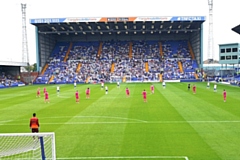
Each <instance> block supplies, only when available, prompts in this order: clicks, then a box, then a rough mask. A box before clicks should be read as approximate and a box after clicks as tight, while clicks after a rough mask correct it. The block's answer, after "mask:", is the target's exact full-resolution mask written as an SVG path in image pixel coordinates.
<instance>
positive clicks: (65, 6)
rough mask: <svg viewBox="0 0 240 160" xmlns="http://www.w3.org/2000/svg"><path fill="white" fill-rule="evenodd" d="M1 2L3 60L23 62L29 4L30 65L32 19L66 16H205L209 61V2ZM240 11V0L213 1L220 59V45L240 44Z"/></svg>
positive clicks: (32, 58)
mask: <svg viewBox="0 0 240 160" xmlns="http://www.w3.org/2000/svg"><path fill="white" fill-rule="evenodd" d="M0 3H1V6H2V9H1V10H0V19H1V25H0V31H1V36H0V45H1V59H0V61H18V62H21V61H22V12H21V3H26V4H27V10H26V13H27V38H28V50H29V60H30V64H33V63H35V62H36V44H35V42H36V41H35V27H34V26H33V25H31V24H29V19H33V18H65V17H109V16H111V17H117V16H120V17H130V16H206V21H205V22H204V25H203V27H204V35H203V41H204V43H203V47H204V48H203V51H204V60H205V59H207V45H208V0H119V1H116V0H67V1H66V0H4V1H2V2H0ZM238 11H239V0H228V1H224V0H215V1H214V4H213V12H214V14H213V21H214V22H213V29H214V52H215V57H216V58H217V59H218V44H224V43H240V35H238V34H237V33H235V32H233V31H232V30H231V29H232V28H233V27H235V26H237V25H238V24H240V19H239V14H238ZM205 53H206V54H205ZM216 58H215V59H216Z"/></svg>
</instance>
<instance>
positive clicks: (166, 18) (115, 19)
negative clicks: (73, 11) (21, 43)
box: [30, 16, 205, 24]
mask: <svg viewBox="0 0 240 160" xmlns="http://www.w3.org/2000/svg"><path fill="white" fill-rule="evenodd" d="M126 21H128V22H133V21H205V17H204V16H181V17H177V16H155V17H68V18H37V19H30V23H31V24H37V23H71V22H126Z"/></svg>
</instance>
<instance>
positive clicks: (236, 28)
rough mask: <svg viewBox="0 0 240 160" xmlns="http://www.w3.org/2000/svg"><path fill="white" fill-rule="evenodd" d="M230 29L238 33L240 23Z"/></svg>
mask: <svg viewBox="0 0 240 160" xmlns="http://www.w3.org/2000/svg"><path fill="white" fill-rule="evenodd" d="M232 30H233V31H234V32H236V33H238V34H240V24H239V25H238V26H236V27H234V28H232Z"/></svg>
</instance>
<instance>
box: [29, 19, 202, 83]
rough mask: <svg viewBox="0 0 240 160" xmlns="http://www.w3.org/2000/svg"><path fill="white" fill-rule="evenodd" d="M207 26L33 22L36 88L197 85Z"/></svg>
mask: <svg viewBox="0 0 240 160" xmlns="http://www.w3.org/2000/svg"><path fill="white" fill-rule="evenodd" d="M204 21H205V17H204V16H183V17H179V16H173V17H168V16H167V17H166V16H165V17H160V16H159V17H80V18H79V17H73V18H43V19H30V23H31V24H32V25H34V26H35V27H36V44H37V49H36V50H37V53H36V57H37V68H38V71H39V72H41V74H40V75H39V76H38V78H37V79H36V81H35V83H40V84H41V83H73V82H74V81H77V82H79V83H81V82H83V83H84V82H88V81H89V80H93V81H99V80H104V81H114V80H124V81H145V80H146V81H161V80H163V79H165V80H176V79H178V80H179V79H191V80H196V79H198V77H199V76H200V75H198V74H197V72H196V70H197V71H199V69H200V68H202V57H203V50H202V48H203V47H202V44H203V42H202V41H203V25H202V24H203V22H204ZM199 73H200V72H199Z"/></svg>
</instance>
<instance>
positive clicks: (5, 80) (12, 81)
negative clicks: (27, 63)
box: [0, 72, 22, 88]
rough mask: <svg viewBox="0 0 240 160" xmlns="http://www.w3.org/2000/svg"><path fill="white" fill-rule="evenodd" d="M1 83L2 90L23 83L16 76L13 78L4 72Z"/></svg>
mask: <svg viewBox="0 0 240 160" xmlns="http://www.w3.org/2000/svg"><path fill="white" fill-rule="evenodd" d="M0 82H1V83H0V88H2V87H11V86H17V85H18V84H21V83H22V82H21V81H20V80H18V79H17V78H16V77H15V76H12V75H11V74H7V73H5V72H2V74H1V77H0Z"/></svg>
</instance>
